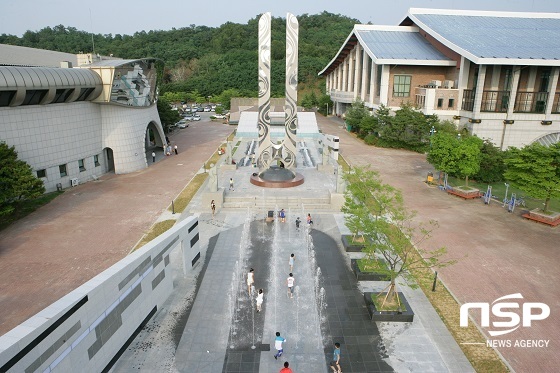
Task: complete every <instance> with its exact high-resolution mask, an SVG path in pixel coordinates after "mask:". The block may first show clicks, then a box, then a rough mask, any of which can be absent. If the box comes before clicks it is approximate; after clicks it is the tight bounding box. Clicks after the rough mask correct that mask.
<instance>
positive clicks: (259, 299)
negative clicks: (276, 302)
mask: <svg viewBox="0 0 560 373" xmlns="http://www.w3.org/2000/svg"><path fill="white" fill-rule="evenodd" d="M263 300H264V293H263V289H259V293H258V294H257V312H261V311H262V304H263Z"/></svg>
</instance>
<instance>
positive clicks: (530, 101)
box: [513, 91, 548, 113]
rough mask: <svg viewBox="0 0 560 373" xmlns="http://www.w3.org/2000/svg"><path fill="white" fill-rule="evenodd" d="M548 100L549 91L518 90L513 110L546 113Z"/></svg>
mask: <svg viewBox="0 0 560 373" xmlns="http://www.w3.org/2000/svg"><path fill="white" fill-rule="evenodd" d="M547 100H548V92H527V91H518V92H517V95H516V96H515V106H514V107H513V111H514V112H516V113H544V112H545V110H546V101H547Z"/></svg>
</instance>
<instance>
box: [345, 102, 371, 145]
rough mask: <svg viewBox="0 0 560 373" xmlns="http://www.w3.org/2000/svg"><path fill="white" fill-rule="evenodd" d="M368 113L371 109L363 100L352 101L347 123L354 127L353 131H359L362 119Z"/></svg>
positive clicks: (347, 111) (347, 114) (347, 112)
mask: <svg viewBox="0 0 560 373" xmlns="http://www.w3.org/2000/svg"><path fill="white" fill-rule="evenodd" d="M368 115H369V110H368V109H367V108H366V107H365V106H364V103H363V101H360V100H356V101H354V102H353V103H352V106H351V107H350V108H348V110H346V118H345V120H346V124H348V125H349V126H351V127H352V131H354V132H359V131H360V124H361V122H362V119H363V118H365V117H366V116H368ZM364 136H365V135H364Z"/></svg>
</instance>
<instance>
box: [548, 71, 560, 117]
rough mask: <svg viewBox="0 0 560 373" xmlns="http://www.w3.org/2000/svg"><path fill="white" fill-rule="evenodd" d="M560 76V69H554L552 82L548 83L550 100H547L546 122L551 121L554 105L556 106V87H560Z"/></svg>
mask: <svg viewBox="0 0 560 373" xmlns="http://www.w3.org/2000/svg"><path fill="white" fill-rule="evenodd" d="M558 75H560V68H558V67H554V68H553V69H552V73H551V74H550V78H551V79H550V82H549V83H548V89H547V92H548V100H546V112H545V114H546V120H550V119H549V118H550V114H551V113H552V105H554V94H555V93H556V87H557V86H558Z"/></svg>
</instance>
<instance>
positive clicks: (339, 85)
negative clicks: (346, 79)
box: [336, 65, 342, 91]
mask: <svg viewBox="0 0 560 373" xmlns="http://www.w3.org/2000/svg"><path fill="white" fill-rule="evenodd" d="M336 89H337V90H338V91H340V90H341V89H342V65H338V67H337V68H336Z"/></svg>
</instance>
